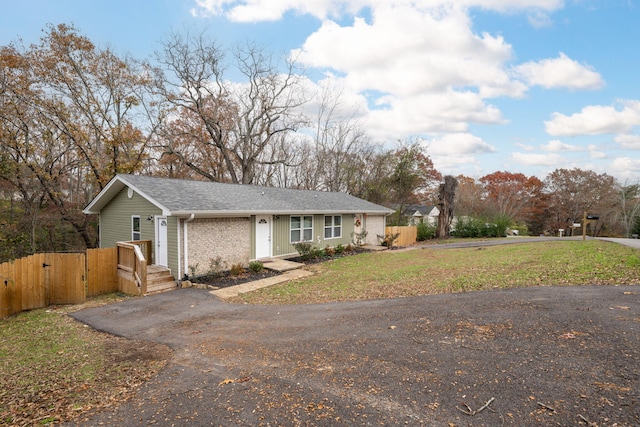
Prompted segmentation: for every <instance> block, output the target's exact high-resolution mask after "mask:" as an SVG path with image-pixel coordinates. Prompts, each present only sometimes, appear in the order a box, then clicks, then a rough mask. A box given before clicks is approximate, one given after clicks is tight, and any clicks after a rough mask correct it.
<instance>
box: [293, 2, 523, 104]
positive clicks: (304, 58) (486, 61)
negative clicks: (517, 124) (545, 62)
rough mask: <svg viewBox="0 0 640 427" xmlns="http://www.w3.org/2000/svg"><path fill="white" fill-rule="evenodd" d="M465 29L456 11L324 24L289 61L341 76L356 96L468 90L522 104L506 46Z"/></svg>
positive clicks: (464, 18) (389, 11)
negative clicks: (369, 91)
mask: <svg viewBox="0 0 640 427" xmlns="http://www.w3.org/2000/svg"><path fill="white" fill-rule="evenodd" d="M471 26H472V23H471V21H470V19H469V16H468V14H467V12H466V11H465V10H464V9H463V8H460V7H454V6H448V7H442V8H436V9H431V8H422V9H418V8H416V7H409V6H398V5H394V4H392V5H385V6H379V7H377V8H376V9H375V10H373V13H372V20H371V22H367V21H365V20H364V19H361V18H356V19H355V20H354V22H353V24H352V25H350V26H340V25H339V24H338V23H336V22H334V21H325V22H324V23H323V25H322V27H321V28H320V29H318V31H316V32H315V33H314V34H312V35H310V36H309V37H308V38H307V40H306V41H305V43H304V45H303V46H302V47H301V48H300V49H299V50H297V51H294V52H293V56H295V57H297V58H298V60H299V61H300V62H301V63H303V64H305V65H307V66H310V67H316V68H328V69H333V70H336V71H338V72H340V73H344V74H345V75H346V76H347V81H348V82H349V83H350V84H351V86H352V88H353V89H354V90H364V89H373V90H377V91H380V92H383V93H388V94H393V95H399V96H404V95H410V94H415V93H421V92H425V91H429V92H438V91H439V92H441V91H443V90H445V89H446V88H463V89H464V88H469V87H473V88H476V91H477V92H479V93H480V94H481V95H482V96H483V97H486V96H498V95H509V96H521V95H522V94H523V93H524V92H525V90H526V87H525V86H524V85H523V84H522V83H519V82H514V81H512V80H511V79H510V77H509V74H508V73H507V72H506V70H505V68H504V63H505V62H506V61H508V60H509V59H510V58H511V56H512V52H511V46H510V45H509V44H507V43H505V41H504V39H503V38H502V37H500V36H495V37H494V36H491V35H489V34H482V35H476V34H474V33H473V32H472V30H471ZM408 28H410V29H411V31H407V29H408Z"/></svg>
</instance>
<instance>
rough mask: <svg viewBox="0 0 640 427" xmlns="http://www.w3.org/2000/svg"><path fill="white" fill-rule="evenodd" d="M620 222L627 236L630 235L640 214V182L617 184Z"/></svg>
mask: <svg viewBox="0 0 640 427" xmlns="http://www.w3.org/2000/svg"><path fill="white" fill-rule="evenodd" d="M616 190H617V195H618V203H619V212H618V216H619V222H620V223H621V224H622V229H623V232H624V236H625V237H630V236H631V234H632V230H633V229H634V226H635V223H636V221H637V218H638V216H639V215H640V183H636V184H628V183H625V184H624V185H619V186H617V189H616Z"/></svg>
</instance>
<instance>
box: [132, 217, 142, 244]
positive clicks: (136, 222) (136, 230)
mask: <svg viewBox="0 0 640 427" xmlns="http://www.w3.org/2000/svg"><path fill="white" fill-rule="evenodd" d="M141 237H142V233H141V232H140V217H139V216H132V217H131V240H133V241H136V240H141Z"/></svg>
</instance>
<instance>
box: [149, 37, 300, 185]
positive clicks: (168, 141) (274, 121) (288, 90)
mask: <svg viewBox="0 0 640 427" xmlns="http://www.w3.org/2000/svg"><path fill="white" fill-rule="evenodd" d="M225 57H226V52H225V51H224V50H222V49H221V48H220V47H219V46H218V45H216V44H215V43H213V42H212V41H210V40H208V39H207V38H206V37H205V36H204V34H200V35H199V36H197V37H191V36H190V35H188V34H187V35H179V34H174V35H172V36H171V37H170V38H169V39H168V40H167V41H166V42H165V43H164V50H163V52H162V53H161V54H159V55H158V61H159V62H160V64H161V66H162V67H163V68H164V70H157V74H156V75H157V87H158V89H159V93H160V94H161V95H162V97H163V98H164V100H165V102H166V104H167V105H168V106H170V108H171V109H170V110H169V111H168V113H167V115H166V116H165V117H164V118H163V119H164V123H163V130H164V132H163V134H162V138H161V139H159V141H161V142H160V143H159V144H158V148H160V149H161V150H162V152H163V154H164V155H169V156H172V158H173V159H174V160H179V161H182V162H183V163H184V165H186V166H187V167H189V168H190V169H191V170H193V171H194V172H195V173H196V174H197V175H200V176H201V177H203V178H205V179H209V180H212V181H230V182H234V183H242V184H252V183H256V182H259V181H260V180H262V179H263V177H261V176H260V175H261V174H262V173H263V171H264V170H263V167H265V166H266V167H267V169H269V168H268V167H269V166H272V165H274V164H276V163H284V162H286V159H284V158H280V157H277V156H276V153H279V152H280V151H279V150H277V149H275V148H274V146H275V145H278V144H279V143H282V141H283V140H282V137H281V135H284V134H287V133H288V132H290V131H293V130H295V129H297V127H298V126H300V124H301V122H302V117H301V116H299V115H297V114H296V113H295V112H296V109H297V108H298V107H299V106H300V105H302V104H303V103H304V101H305V100H304V97H303V96H301V91H300V90H299V87H298V76H297V75H296V74H295V73H294V64H292V63H287V64H285V68H286V70H285V72H279V71H278V66H277V65H276V64H274V63H273V60H272V58H271V57H270V56H268V55H266V54H265V53H264V52H263V51H262V50H261V49H259V48H257V47H256V46H255V45H252V44H247V45H246V46H244V47H238V48H237V49H235V50H234V51H233V61H232V63H233V65H234V66H235V68H234V70H235V71H236V72H237V73H239V74H240V75H241V76H242V78H243V79H244V82H242V83H238V84H234V83H232V82H230V81H229V80H227V79H225V62H224V61H225ZM194 147H195V148H194ZM189 150H191V152H189Z"/></svg>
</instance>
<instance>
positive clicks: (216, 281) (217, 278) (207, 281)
mask: <svg viewBox="0 0 640 427" xmlns="http://www.w3.org/2000/svg"><path fill="white" fill-rule="evenodd" d="M365 252H371V250H369V249H366V248H363V247H360V246H352V247H351V249H350V250H348V251H345V252H343V253H341V254H333V255H327V254H323V255H322V256H318V257H313V258H311V259H304V260H303V259H302V258H301V257H295V258H289V259H287V260H288V261H293V262H299V263H301V264H305V265H311V264H318V263H321V262H326V261H330V260H332V259H337V258H342V257H345V256H352V255H358V254H361V253H365ZM281 274H282V273H281V272H279V271H273V270H268V269H266V268H265V269H264V270H262V271H260V272H258V273H256V272H253V271H250V270H249V269H245V271H244V272H243V273H242V274H235V275H234V274H231V272H230V271H224V272H221V273H217V274H209V275H205V276H199V277H194V278H190V280H191V282H192V283H198V284H202V285H208V286H212V287H216V288H228V287H229V286H236V285H241V284H243V283H247V282H253V281H256V280H261V279H266V278H268V277H274V276H279V275H281Z"/></svg>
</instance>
